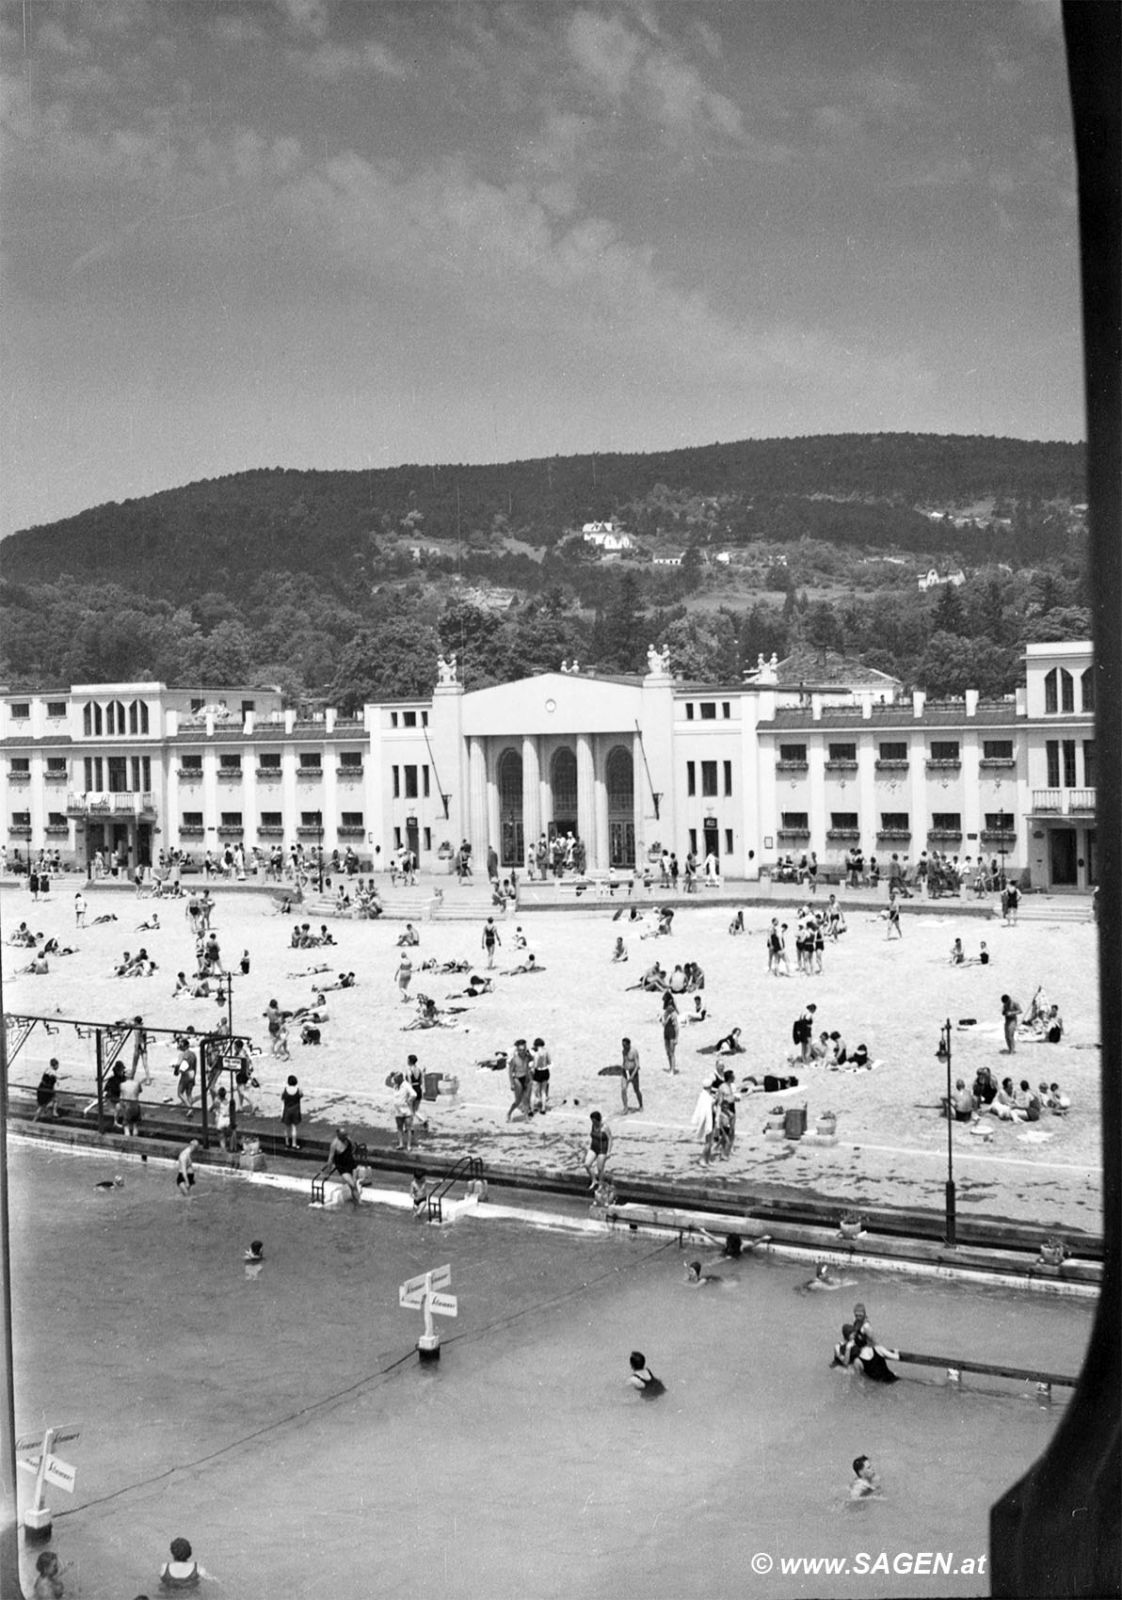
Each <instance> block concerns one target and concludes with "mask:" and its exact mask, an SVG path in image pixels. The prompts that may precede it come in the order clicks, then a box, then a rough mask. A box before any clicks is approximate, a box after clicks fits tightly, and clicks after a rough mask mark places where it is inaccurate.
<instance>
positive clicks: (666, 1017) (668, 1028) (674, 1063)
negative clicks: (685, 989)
mask: <svg viewBox="0 0 1122 1600" xmlns="http://www.w3.org/2000/svg"><path fill="white" fill-rule="evenodd" d="M667 1001H669V1005H668V1004H667V1003H666V1002H667ZM680 1033H681V1029H680V1027H679V1025H678V1007H677V1006H676V1005H675V1004H674V996H673V995H672V994H670V993H669V991H667V993H666V994H665V995H664V996H663V1006H662V1044H663V1048H664V1049H665V1051H666V1068H665V1070H666V1071H667V1072H670V1073H673V1074H674V1075H675V1076H676V1075H677V1072H678V1037H679V1035H680Z"/></svg>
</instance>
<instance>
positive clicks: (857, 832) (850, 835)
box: [826, 828, 861, 844]
mask: <svg viewBox="0 0 1122 1600" xmlns="http://www.w3.org/2000/svg"><path fill="white" fill-rule="evenodd" d="M826 837H827V839H829V840H830V841H831V842H833V843H843V844H856V843H858V842H859V840H860V838H861V829H860V828H827V829H826Z"/></svg>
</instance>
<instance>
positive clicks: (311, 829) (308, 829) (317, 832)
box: [296, 823, 325, 839]
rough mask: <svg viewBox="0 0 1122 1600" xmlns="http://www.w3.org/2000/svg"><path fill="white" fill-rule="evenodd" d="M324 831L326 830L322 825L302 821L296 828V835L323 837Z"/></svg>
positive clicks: (300, 836)
mask: <svg viewBox="0 0 1122 1600" xmlns="http://www.w3.org/2000/svg"><path fill="white" fill-rule="evenodd" d="M324 832H325V830H324V829H323V828H322V827H318V826H314V825H312V824H311V823H301V825H300V827H298V828H297V830H296V836H297V838H299V839H322V838H323V835H324Z"/></svg>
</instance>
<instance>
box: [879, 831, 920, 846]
mask: <svg viewBox="0 0 1122 1600" xmlns="http://www.w3.org/2000/svg"><path fill="white" fill-rule="evenodd" d="M911 836H912V830H911V829H910V828H878V829H877V841H878V843H883V844H907V842H908V840H909V839H910V838H911Z"/></svg>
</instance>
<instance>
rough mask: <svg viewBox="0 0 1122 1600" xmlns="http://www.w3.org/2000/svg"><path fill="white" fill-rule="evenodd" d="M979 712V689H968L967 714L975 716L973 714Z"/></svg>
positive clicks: (975, 714)
mask: <svg viewBox="0 0 1122 1600" xmlns="http://www.w3.org/2000/svg"><path fill="white" fill-rule="evenodd" d="M977 714H978V691H977V689H967V691H966V715H967V716H968V717H973V716H977Z"/></svg>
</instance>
